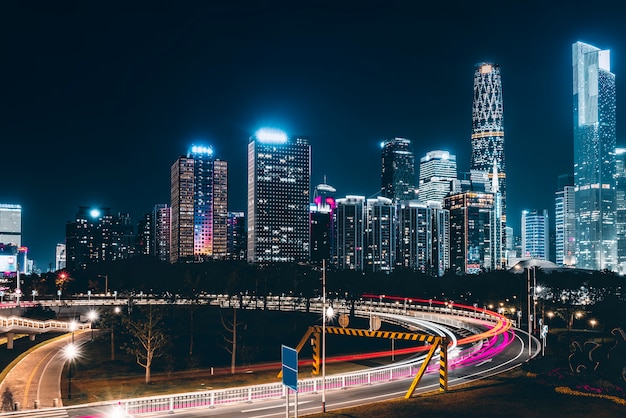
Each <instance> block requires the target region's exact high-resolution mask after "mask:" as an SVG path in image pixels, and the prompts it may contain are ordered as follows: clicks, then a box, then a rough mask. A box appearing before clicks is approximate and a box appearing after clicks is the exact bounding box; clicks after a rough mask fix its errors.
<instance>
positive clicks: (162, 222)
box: [151, 203, 171, 261]
mask: <svg viewBox="0 0 626 418" xmlns="http://www.w3.org/2000/svg"><path fill="white" fill-rule="evenodd" d="M152 218H153V220H154V221H153V224H152V231H153V232H152V236H153V238H152V241H151V246H152V251H151V254H153V255H154V256H156V257H157V258H158V259H159V260H161V261H169V260H170V223H171V208H170V206H169V205H167V204H165V203H160V204H157V205H154V209H153V210H152Z"/></svg>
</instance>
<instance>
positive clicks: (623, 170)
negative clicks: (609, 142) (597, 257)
mask: <svg viewBox="0 0 626 418" xmlns="http://www.w3.org/2000/svg"><path fill="white" fill-rule="evenodd" d="M615 228H616V230H617V271H618V272H619V273H620V274H624V273H626V148H617V149H616V150H615Z"/></svg>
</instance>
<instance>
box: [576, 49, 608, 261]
mask: <svg viewBox="0 0 626 418" xmlns="http://www.w3.org/2000/svg"><path fill="white" fill-rule="evenodd" d="M610 64H611V58H610V51H608V50H601V49H599V48H596V47H595V46H592V45H588V44H585V43H582V42H576V43H574V44H573V45H572V69H573V79H574V83H573V102H574V118H573V119H574V187H575V193H576V197H575V204H576V225H577V228H576V244H577V247H576V267H577V268H582V269H590V270H605V269H606V270H612V271H613V270H617V231H616V219H615V213H616V207H615V148H616V146H615V144H616V137H615V135H616V132H615V118H616V113H615V112H616V110H615V75H614V74H613V73H611V68H610Z"/></svg>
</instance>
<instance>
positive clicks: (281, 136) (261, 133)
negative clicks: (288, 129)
mask: <svg viewBox="0 0 626 418" xmlns="http://www.w3.org/2000/svg"><path fill="white" fill-rule="evenodd" d="M255 136H256V139H257V140H258V141H259V142H261V143H264V144H284V143H286V142H287V134H286V133H284V132H283V131H281V130H279V129H273V128H261V129H259V130H258V131H257V132H256V134H255Z"/></svg>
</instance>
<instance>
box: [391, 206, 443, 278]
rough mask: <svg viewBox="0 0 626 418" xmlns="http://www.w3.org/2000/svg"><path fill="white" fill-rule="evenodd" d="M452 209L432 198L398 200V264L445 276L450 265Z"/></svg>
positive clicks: (433, 274)
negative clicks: (444, 207) (428, 199)
mask: <svg viewBox="0 0 626 418" xmlns="http://www.w3.org/2000/svg"><path fill="white" fill-rule="evenodd" d="M449 238H450V212H449V211H447V210H445V209H442V208H441V205H440V204H438V203H436V202H433V201H431V202H430V203H428V204H426V203H423V202H421V201H419V200H404V201H401V202H399V203H398V253H397V255H396V260H397V261H396V265H399V266H402V267H404V268H409V269H411V270H414V271H419V272H422V273H425V274H428V275H429V276H442V275H443V274H444V273H445V271H446V270H448V269H449V268H450V242H449Z"/></svg>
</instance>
